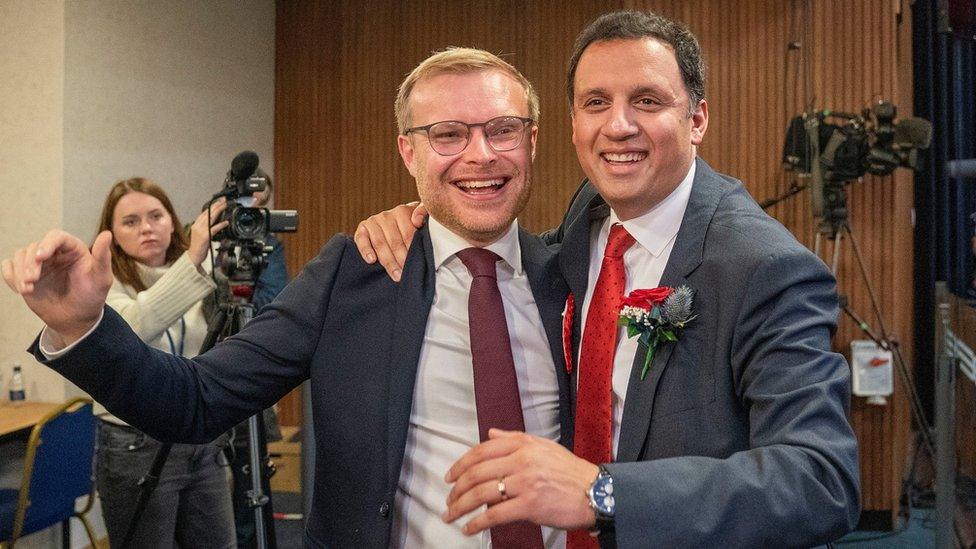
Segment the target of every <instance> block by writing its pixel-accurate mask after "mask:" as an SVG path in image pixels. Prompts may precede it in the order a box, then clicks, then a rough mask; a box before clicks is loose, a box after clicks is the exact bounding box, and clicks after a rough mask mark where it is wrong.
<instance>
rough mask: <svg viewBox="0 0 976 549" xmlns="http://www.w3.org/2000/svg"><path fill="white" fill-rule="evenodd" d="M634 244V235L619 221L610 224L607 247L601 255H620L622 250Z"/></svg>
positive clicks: (622, 253)
mask: <svg viewBox="0 0 976 549" xmlns="http://www.w3.org/2000/svg"><path fill="white" fill-rule="evenodd" d="M633 245H634V237H633V236H630V233H628V232H627V229H625V228H624V226H623V225H621V224H620V223H614V224H613V225H611V226H610V237H609V238H607V249H606V250H604V252H603V257H622V256H623V255H624V252H626V251H627V250H629V249H630V247H631V246H633Z"/></svg>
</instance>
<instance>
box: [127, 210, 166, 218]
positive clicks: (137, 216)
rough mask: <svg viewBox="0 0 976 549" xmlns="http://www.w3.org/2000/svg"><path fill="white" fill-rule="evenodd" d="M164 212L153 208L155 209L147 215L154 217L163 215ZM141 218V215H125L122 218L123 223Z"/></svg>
mask: <svg viewBox="0 0 976 549" xmlns="http://www.w3.org/2000/svg"><path fill="white" fill-rule="evenodd" d="M162 211H163V209H162V208H153V209H151V210H149V211H148V212H146V213H147V214H150V215H152V214H155V213H162ZM139 217H141V216H140V215H139V214H129V215H123V216H122V221H125V220H126V219H139Z"/></svg>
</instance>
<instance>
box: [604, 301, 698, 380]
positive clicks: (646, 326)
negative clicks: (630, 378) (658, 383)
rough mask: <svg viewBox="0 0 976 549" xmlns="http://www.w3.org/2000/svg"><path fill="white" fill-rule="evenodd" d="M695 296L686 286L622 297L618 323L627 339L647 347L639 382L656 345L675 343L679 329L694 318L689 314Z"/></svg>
mask: <svg viewBox="0 0 976 549" xmlns="http://www.w3.org/2000/svg"><path fill="white" fill-rule="evenodd" d="M694 294H695V292H694V291H692V289H691V288H689V287H688V286H678V287H677V288H672V287H670V286H658V287H657V288H653V289H650V290H634V291H632V292H630V295H628V296H627V297H625V298H624V301H623V303H622V304H621V306H620V318H618V319H617V324H618V325H620V326H626V327H627V337H634V336H636V335H639V336H640V339H639V341H640V342H641V343H643V344H644V345H647V355H646V356H645V357H644V368H643V369H641V377H640V378H641V379H642V380H643V379H644V378H645V377H646V376H647V370H648V369H649V368H650V367H651V361H652V360H653V359H654V352H655V351H656V350H657V347H658V345H660V344H662V343H665V342H668V341H678V335H679V334H680V333H681V330H682V329H683V328H684V327H685V326H687V325H688V323H689V322H691V321H692V320H694V319H695V316H693V315H692V314H691V301H692V297H693V296H694Z"/></svg>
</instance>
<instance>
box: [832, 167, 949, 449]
mask: <svg viewBox="0 0 976 549" xmlns="http://www.w3.org/2000/svg"><path fill="white" fill-rule="evenodd" d="M844 185H845V182H844V181H835V180H827V181H825V182H824V186H823V188H824V191H823V214H822V216H821V218H820V220H819V226H818V227H817V233H816V235H815V236H814V243H813V252H814V253H815V254H817V256H821V251H822V247H823V244H824V242H823V241H824V238H825V237H826V238H827V239H828V240H832V241H833V242H834V246H833V250H832V252H833V253H832V258H831V262H830V263H829V264H828V266H829V267H830V272H831V273H832V274H833V275H834V277H835V278H836V276H837V270H838V267H839V266H840V258H841V249H842V248H843V243H844V237H845V236H846V237H847V240H848V241H849V242H850V245H851V251H852V252H854V262H855V263H856V264H857V268H858V272H859V273H860V275H861V282H862V284H863V285H864V288H865V289H866V290H867V293H868V299H869V301H870V303H871V308H872V311H873V313H874V317H875V319H876V321H877V324H878V329H879V330H880V333H875V331H874V330H872V329H871V326H870V324H868V323H867V322H866V321H865V320H864V319H863V318H862V317H861V316H860V315H858V314H857V313H856V312H855V311H854V309H853V308H851V306H850V303H849V300H848V298H847V296H846V295H843V294H839V295H838V300H839V303H840V307H841V310H843V311H844V314H846V315H847V316H848V317H849V318H850V319H851V320H853V321H854V324H855V325H856V326H857V327H858V329H860V330H861V332H863V333H864V334H865V335H866V336H867V337H868V338H870V339H871V340H872V341H874V343H875V344H877V345H878V347H880V348H882V349H884V350H886V351H891V352H892V354H893V355H894V357H895V365H896V368H895V370H896V371H897V372H898V377H899V378H900V379H901V382H902V385H903V386H904V387H905V392H906V393H908V402H909V408H910V410H911V414H912V418H913V419H914V420H915V423H916V425H918V432H919V435H920V436H921V438H922V441H923V442H924V443H925V446H926V447H927V448H928V450H929V451H930V452H931V455H933V456H934V455H936V454H935V443H934V442H933V440H932V432H931V431H930V427H929V422H928V419H927V418H926V417H925V410H924V409H923V408H922V402H921V400H920V399H919V397H918V393H917V392H916V391H915V388H914V386H913V385H912V383H911V378H910V377H909V375H908V367H907V366H906V364H905V357H904V355H902V352H901V346H900V345H899V344H898V341H897V340H895V339H894V338H892V337H891V335H890V334H889V332H888V329H887V328H886V327H885V323H884V317H883V316H882V314H881V307H880V305H879V301H878V297H877V294H876V293H875V291H874V286H873V285H872V284H871V280H870V278H869V277H868V272H867V268H866V267H865V266H864V259H863V258H862V256H861V249H860V246H859V245H858V241H857V237H856V236H855V234H854V230H853V229H852V228H851V222H850V219H849V218H848V215H847V212H848V210H847V190H846V189H845V188H844Z"/></svg>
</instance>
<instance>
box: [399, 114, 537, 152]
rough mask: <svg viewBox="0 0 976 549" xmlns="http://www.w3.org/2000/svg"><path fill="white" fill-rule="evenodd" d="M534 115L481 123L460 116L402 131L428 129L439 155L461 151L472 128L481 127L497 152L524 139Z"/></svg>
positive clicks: (500, 117)
mask: <svg viewBox="0 0 976 549" xmlns="http://www.w3.org/2000/svg"><path fill="white" fill-rule="evenodd" d="M534 123H535V121H534V120H532V119H531V118H522V117H521V116H498V117H495V118H492V119H491V120H489V121H487V122H482V123H480V124H466V123H464V122H460V121H458V120H445V121H443V122H434V123H433V124H427V125H426V126H417V127H416V128H407V129H406V130H403V135H409V134H411V133H413V132H426V133H427V141H428V142H430V148H432V149H434V152H436V153H437V154H439V155H442V156H451V155H454V154H458V153H459V152H461V151H463V150H464V149H465V148H467V146H468V142H469V141H471V128H477V127H479V126H480V127H481V128H482V129H483V130H484V132H485V139H486V140H487V141H488V146H490V147H491V148H492V149H493V150H495V151H497V152H504V151H510V150H512V149H514V148H516V147H518V146H519V145H520V144H521V143H522V138H523V137H524V136H525V129H526V128H528V127H529V126H530V125H532V124H534Z"/></svg>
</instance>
